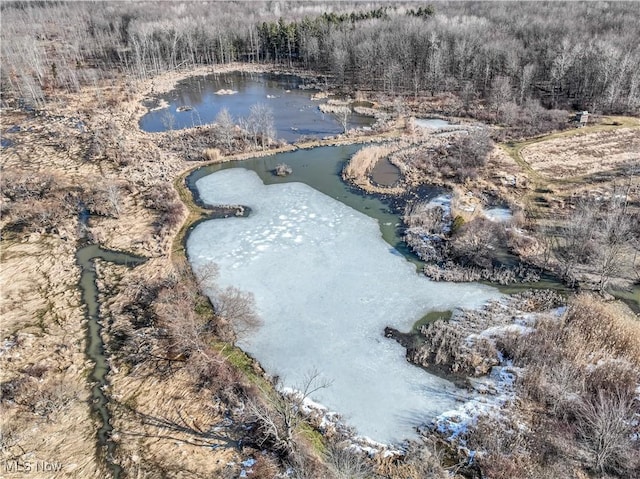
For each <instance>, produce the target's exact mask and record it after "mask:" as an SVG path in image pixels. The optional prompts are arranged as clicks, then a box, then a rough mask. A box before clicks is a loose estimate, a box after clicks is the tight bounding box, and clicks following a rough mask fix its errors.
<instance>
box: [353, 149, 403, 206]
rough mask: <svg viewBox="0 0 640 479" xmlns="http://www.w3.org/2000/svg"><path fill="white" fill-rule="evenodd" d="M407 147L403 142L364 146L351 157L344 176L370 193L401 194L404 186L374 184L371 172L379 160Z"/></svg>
mask: <svg viewBox="0 0 640 479" xmlns="http://www.w3.org/2000/svg"><path fill="white" fill-rule="evenodd" d="M405 147H406V145H405V144H403V143H393V144H387V145H372V146H367V147H364V148H362V149H361V150H359V151H357V152H356V153H355V154H354V155H353V156H352V157H351V159H350V160H349V162H348V163H347V165H346V166H345V168H344V170H343V171H342V178H343V179H344V180H345V181H348V182H350V183H353V184H355V185H356V186H358V187H360V188H362V189H363V190H365V191H367V192H370V193H382V194H392V195H394V194H400V193H401V192H402V191H403V188H402V187H384V186H378V185H374V184H372V182H371V172H372V170H373V168H374V167H375V166H376V163H377V162H378V161H380V160H382V159H383V158H387V157H389V156H390V155H391V154H392V153H394V152H397V151H398V150H400V149H402V148H405Z"/></svg>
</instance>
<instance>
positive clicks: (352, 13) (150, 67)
mask: <svg viewBox="0 0 640 479" xmlns="http://www.w3.org/2000/svg"><path fill="white" fill-rule="evenodd" d="M159 3H160V2H158V5H156V4H154V2H144V3H128V2H127V3H125V2H113V3H112V2H105V3H102V2H100V3H76V2H73V3H67V2H6V3H3V4H2V17H3V21H2V24H3V25H2V66H3V68H2V91H3V92H8V91H12V92H16V93H17V94H18V96H20V97H22V98H24V100H25V101H26V102H27V103H28V104H31V105H35V106H42V105H44V104H45V102H46V100H47V97H48V95H49V92H50V91H51V89H52V88H53V87H59V88H66V89H69V90H75V89H77V88H79V86H80V85H82V84H89V85H90V84H92V82H95V81H96V80H97V79H99V78H103V77H104V76H105V75H108V74H109V72H110V71H113V70H118V71H124V72H125V73H127V74H128V75H131V76H133V77H135V78H147V77H150V76H153V75H155V74H158V73H160V72H163V71H167V70H171V69H177V68H184V67H191V66H195V65H202V64H220V63H230V62H235V61H243V62H270V63H278V64H283V65H285V66H287V67H292V66H295V67H301V68H305V69H311V70H314V71H317V72H319V73H323V74H326V75H327V76H329V77H330V78H331V79H332V80H334V81H336V82H337V83H339V84H343V85H345V86H350V87H356V88H360V89H375V90H380V91H384V92H388V93H390V94H406V95H411V94H416V95H417V94H418V93H420V94H424V93H425V92H426V93H430V94H438V93H443V92H453V93H457V94H459V95H461V96H462V97H463V98H465V99H486V100H491V101H493V102H494V104H495V103H498V104H507V103H508V104H510V105H511V106H512V107H513V106H514V105H522V104H525V103H526V102H527V101H529V100H531V99H534V100H539V101H540V102H541V103H542V105H543V106H545V107H548V108H558V107H562V108H575V109H588V110H591V111H597V112H598V111H599V112H605V113H637V112H638V111H640V70H639V69H638V68H637V66H638V65H639V64H640V45H639V44H638V41H637V39H638V38H640V25H639V24H638V22H637V16H636V15H634V14H633V13H635V12H636V9H637V4H635V3H634V2H610V3H607V2H597V3H596V2H579V3H578V2H574V3H571V6H570V8H568V5H567V4H566V3H563V2H544V3H543V2H436V3H434V4H433V5H426V4H418V3H412V2H388V3H387V4H379V3H378V4H375V5H373V4H368V3H364V2H351V3H348V2H334V3H322V4H319V3H315V2H284V1H269V2H228V3H226V2H225V3H223V4H216V5H215V8H213V6H212V4H208V3H206V2H199V3H189V2H171V3H165V2H162V5H160V4H159ZM6 96H7V95H6V94H5V93H3V102H4V101H6Z"/></svg>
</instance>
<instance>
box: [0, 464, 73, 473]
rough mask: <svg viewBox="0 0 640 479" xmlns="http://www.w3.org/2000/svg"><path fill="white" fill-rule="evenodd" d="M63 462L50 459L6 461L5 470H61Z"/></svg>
mask: <svg viewBox="0 0 640 479" xmlns="http://www.w3.org/2000/svg"><path fill="white" fill-rule="evenodd" d="M60 471H62V463H60V462H49V461H5V463H4V472H22V473H29V472H60Z"/></svg>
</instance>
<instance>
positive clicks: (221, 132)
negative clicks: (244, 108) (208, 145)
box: [216, 108, 235, 150]
mask: <svg viewBox="0 0 640 479" xmlns="http://www.w3.org/2000/svg"><path fill="white" fill-rule="evenodd" d="M216 125H217V126H218V128H217V130H216V139H217V140H219V141H220V142H221V143H222V144H223V145H224V147H225V148H226V149H227V150H231V147H232V146H233V136H234V130H235V124H234V123H233V118H232V117H231V115H230V114H229V110H228V109H227V108H223V109H222V110H220V112H219V113H218V115H217V116H216Z"/></svg>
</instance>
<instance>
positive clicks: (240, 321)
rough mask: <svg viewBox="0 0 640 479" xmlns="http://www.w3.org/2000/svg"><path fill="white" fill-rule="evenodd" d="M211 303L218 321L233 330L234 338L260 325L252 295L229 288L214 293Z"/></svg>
mask: <svg viewBox="0 0 640 479" xmlns="http://www.w3.org/2000/svg"><path fill="white" fill-rule="evenodd" d="M211 301H212V303H213V308H214V311H215V313H216V315H217V316H218V317H219V319H221V320H224V321H227V322H228V323H229V324H230V325H231V327H232V328H233V333H234V337H235V338H239V337H243V336H245V335H247V334H249V333H250V332H252V331H254V330H256V329H257V328H258V327H259V326H260V324H261V320H260V318H259V316H258V315H257V313H256V306H255V298H254V296H253V294H252V293H248V292H245V291H240V290H239V289H238V288H235V287H233V286H229V287H227V288H225V289H223V290H221V291H216V292H214V294H213V296H212V297H211Z"/></svg>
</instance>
